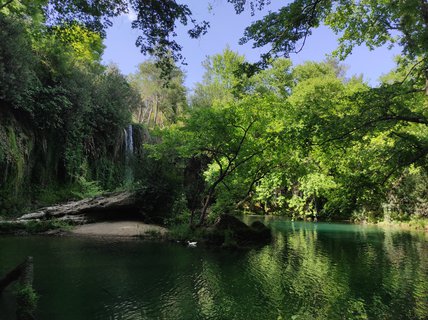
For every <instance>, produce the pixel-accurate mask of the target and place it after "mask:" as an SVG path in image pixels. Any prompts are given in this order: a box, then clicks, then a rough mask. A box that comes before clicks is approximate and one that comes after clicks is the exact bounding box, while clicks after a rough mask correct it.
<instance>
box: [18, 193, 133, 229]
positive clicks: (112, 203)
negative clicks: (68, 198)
mask: <svg viewBox="0 0 428 320" xmlns="http://www.w3.org/2000/svg"><path fill="white" fill-rule="evenodd" d="M140 202H141V199H140V197H139V196H138V194H137V193H136V192H121V193H114V194H109V195H106V196H100V197H95V198H90V199H83V200H79V201H72V202H68V203H64V204H59V205H55V206H50V207H45V208H42V209H40V210H38V211H36V212H32V213H28V214H25V215H23V216H21V217H20V218H18V221H25V220H35V219H39V220H48V219H53V218H54V219H61V220H68V221H74V222H76V221H79V220H95V221H96V220H112V219H113V220H114V219H126V218H130V216H133V217H134V218H136V217H138V216H140V215H141V203H140Z"/></svg>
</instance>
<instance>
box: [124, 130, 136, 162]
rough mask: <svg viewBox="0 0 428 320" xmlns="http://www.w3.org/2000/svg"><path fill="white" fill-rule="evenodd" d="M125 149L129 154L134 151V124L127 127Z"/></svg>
mask: <svg viewBox="0 0 428 320" xmlns="http://www.w3.org/2000/svg"><path fill="white" fill-rule="evenodd" d="M125 151H126V154H127V155H132V154H133V153H134V138H133V132H132V124H130V125H129V126H128V127H127V128H126V129H125Z"/></svg>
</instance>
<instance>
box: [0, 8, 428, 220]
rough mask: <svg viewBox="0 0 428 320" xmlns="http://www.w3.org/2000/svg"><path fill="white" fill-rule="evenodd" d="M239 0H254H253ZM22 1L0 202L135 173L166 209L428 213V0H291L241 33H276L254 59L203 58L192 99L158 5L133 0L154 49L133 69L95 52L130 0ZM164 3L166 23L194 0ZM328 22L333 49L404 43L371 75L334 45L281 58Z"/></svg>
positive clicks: (8, 39) (5, 89) (0, 102)
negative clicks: (299, 61) (322, 56)
mask: <svg viewBox="0 0 428 320" xmlns="http://www.w3.org/2000/svg"><path fill="white" fill-rule="evenodd" d="M229 2H232V3H234V5H235V8H236V10H237V12H241V11H242V9H243V8H244V7H243V4H244V3H245V1H229ZM366 2H367V3H366ZM16 3H20V5H16V4H13V5H11V4H10V3H9V4H8V3H6V4H3V5H1V6H0V30H1V31H0V43H2V46H1V47H0V183H1V184H0V210H1V211H0V214H3V215H10V214H13V213H17V212H22V211H23V210H26V209H29V208H31V207H35V206H40V205H45V204H48V203H52V202H58V201H64V200H67V199H71V198H79V197H87V196H91V195H95V194H98V193H101V192H103V191H112V190H117V189H128V188H138V189H139V190H143V191H144V192H143V193H142V194H143V195H144V196H145V197H147V207H146V208H144V209H145V210H146V214H147V215H148V216H153V215H161V217H162V221H163V222H164V223H179V222H186V223H188V222H189V221H190V223H191V224H193V225H202V224H205V223H207V221H209V220H210V219H212V218H214V217H215V216H216V215H218V214H220V213H224V212H230V213H233V212H243V211H246V212H255V213H263V214H283V215H289V216H292V217H294V218H304V219H315V218H317V219H349V218H353V219H356V220H367V219H369V220H380V219H383V218H385V219H394V220H397V219H398V220H409V219H411V218H427V217H428V200H427V199H428V187H427V186H428V172H427V169H428V166H427V163H428V162H427V155H428V128H427V125H428V113H427V108H428V98H427V95H426V90H427V89H426V81H427V74H426V70H427V66H428V62H427V57H426V53H427V52H428V50H427V49H428V48H426V45H427V44H428V41H427V40H426V39H427V30H428V28H427V21H428V13H427V12H428V9H427V8H428V5H426V3H425V2H424V1H422V2H421V3H423V5H424V6H425V7H424V6H422V7H420V6H421V5H420V1H409V2H408V3H407V4H406V5H404V4H403V5H395V7H393V8H392V7H391V6H393V5H392V2H391V4H389V2H388V1H387V2H385V3H384V4H382V6H380V7H379V6H375V5H373V3H372V2H370V1H360V2H359V4H358V5H357V4H353V2H352V1H340V2H337V1H306V0H297V1H294V2H292V3H291V4H290V5H287V6H285V7H284V8H282V9H281V10H280V11H279V12H278V13H271V14H269V15H268V16H266V18H265V19H263V20H262V21H259V22H256V23H255V24H254V25H252V26H250V27H249V28H248V29H247V31H246V34H245V37H244V38H243V41H250V40H254V41H255V45H256V46H264V45H268V44H271V45H272V49H271V50H270V51H269V52H268V53H267V54H265V55H263V57H262V60H261V62H260V63H257V64H250V63H248V62H247V61H246V60H245V57H243V56H240V55H238V54H236V53H234V52H233V51H231V50H230V49H225V50H224V51H223V52H222V53H220V54H217V55H214V56H211V57H208V58H207V60H206V61H205V63H204V67H205V75H204V78H203V80H202V82H201V83H199V84H197V86H196V88H195V90H194V94H193V95H192V96H191V97H190V99H189V102H186V90H185V88H184V86H183V78H184V76H183V73H182V72H181V70H180V69H179V68H178V67H176V66H175V65H174V60H175V59H177V58H179V53H177V52H179V49H180V48H179V45H178V44H176V43H175V42H174V41H172V42H171V41H170V42H167V41H164V40H165V39H169V38H168V35H169V33H171V32H173V25H172V26H171V25H170V23H171V21H169V22H168V21H167V20H168V19H169V18H168V17H166V16H165V14H163V15H162V16H160V20H161V21H165V23H166V24H165V25H162V23H161V24H159V25H157V26H158V27H159V28H163V33H162V32H160V31H159V30H157V31H156V30H153V29H150V27H149V26H150V21H146V20H144V17H143V16H145V17H146V19H148V18H147V16H148V15H144V12H145V11H144V10H146V11H149V12H158V13H159V12H169V11H165V10H164V9H165V8H158V7H156V6H155V5H154V4H152V2H148V3H151V5H152V6H154V7H150V8H149V7H144V6H143V4H142V3H143V2H140V1H131V2H130V3H131V4H132V5H133V6H134V7H133V8H134V9H135V10H137V9H138V10H137V12H138V13H139V15H138V19H143V21H140V20H137V21H136V22H135V23H134V27H140V29H142V31H143V34H145V35H146V37H143V38H139V39H137V43H138V44H139V45H140V46H142V49H143V51H144V52H147V53H151V54H153V55H154V58H153V59H152V60H149V61H147V62H144V63H142V64H141V65H140V66H139V69H138V71H137V72H136V73H135V74H133V75H130V76H129V77H128V78H125V77H124V76H123V75H121V74H120V72H119V71H118V70H117V68H115V67H114V66H109V67H105V66H102V65H101V62H100V58H101V55H102V51H103V44H102V36H103V31H104V27H103V23H102V21H104V20H103V19H107V20H105V21H108V18H109V17H112V16H115V15H118V14H120V13H122V12H126V10H127V7H126V3H127V2H122V1H113V2H111V3H112V6H111V7H109V6H102V7H100V8H98V9H99V10H98V11H96V13H94V12H92V11H91V10H92V9H94V10H95V9H96V8H92V9H91V8H86V9H88V10H86V9H85V10H86V11H85V10H83V9H82V10H83V11H82V10H81V11H79V8H78V6H77V7H76V6H73V1H49V4H50V6H47V7H46V6H43V5H46V3H48V2H47V1H40V2H33V5H31V2H29V3H26V2H25V1H21V2H18V1H17V2H16ZM34 3H35V4H34ZM100 3H101V4H103V3H104V2H103V1H101V2H100ZM106 3H107V2H106ZM165 3H168V5H169V7H168V8H169V9H171V10H172V11H171V12H174V14H173V15H170V16H169V17H170V18H171V19H172V22H174V21H175V19H181V20H182V21H184V22H186V21H187V20H186V19H191V18H190V15H191V12H190V10H188V8H187V7H184V6H179V5H177V4H176V3H175V1H166V2H165ZM66 4H67V5H66ZM61 5H62V7H61ZM104 5H105V4H104ZM263 5H264V1H261V0H260V1H255V2H252V8H256V7H257V6H263ZM143 7H144V8H143ZM390 7H391V8H392V9H394V10H392V9H391V8H390ZM46 8H51V9H52V10H53V11H54V13H49V12H47V11H46V10H47V9H46ZM60 8H63V10H62V11H61V10H60ZM421 8H422V9H423V10H422V11H421V12H419V11H420V9H421ZM89 9H91V10H89ZM389 9H391V10H389ZM55 10H57V11H55ZM103 10H104V11H103ZM139 10H140V11H139ZM141 10H142V11H141ZM153 10H154V11H153ZM156 10H157V11H156ZM174 10H175V11H174ZM424 10H425V11H424ZM412 12H413V13H415V14H413V13H412ZM297 13H298V14H297ZM416 13H417V14H416ZM58 16H62V17H63V19H62V20H60V21H56V20H55V19H52V17H58ZM71 17H72V18H71ZM91 17H92V18H91ZM290 17H294V18H293V19H291V18H290ZM164 19H165V20H164ZM367 19H374V21H375V23H374V24H372V25H373V26H374V27H373V29H370V30H366V22H365V21H366V20H367ZM189 21H191V22H194V21H193V20H189ZM284 22H287V23H284ZM321 22H323V23H325V24H327V25H329V26H330V27H331V28H332V29H333V30H335V31H336V32H343V36H342V38H341V40H340V46H339V49H338V51H337V55H338V57H339V58H340V57H344V56H346V55H347V54H349V53H350V52H351V50H352V48H353V46H355V45H357V44H361V43H366V44H368V45H369V46H370V47H375V46H379V45H384V44H388V43H391V42H398V43H399V44H400V45H401V46H402V48H403V55H402V56H401V57H398V58H397V66H396V68H395V69H394V70H392V71H391V72H390V73H389V74H388V75H386V76H384V77H383V78H382V80H381V83H380V85H379V86H376V87H371V86H370V85H369V84H367V83H366V82H364V81H363V80H362V79H361V78H360V77H355V76H351V77H349V76H348V75H347V74H346V68H345V67H344V66H342V65H341V64H340V63H339V62H338V60H336V58H330V59H328V60H326V61H324V62H321V63H315V62H307V63H305V64H303V65H299V66H293V65H292V64H291V62H290V60H288V59H287V58H284V57H279V56H280V55H285V56H287V55H288V54H289V53H290V52H291V51H298V50H299V49H298V48H300V46H301V45H303V44H304V41H306V38H307V37H308V36H309V35H310V30H311V29H312V28H314V27H317V26H318V25H319V24H320V23H321ZM363 22H364V23H363ZM186 23H187V22H186ZM204 26H205V27H206V24H203V25H196V26H195V29H194V30H193V32H191V36H197V35H198V34H200V33H203V32H204V30H205V28H204ZM153 28H154V27H153ZM392 30H395V32H397V35H395V36H393V35H391V32H392ZM155 36H158V38H156V39H155V38H154V37H155ZM159 37H160V38H159ZM308 41H309V40H308ZM6 43H7V44H8V45H3V44H6ZM170 50H172V51H170ZM171 52H172V54H171ZM165 73H168V76H165ZM187 104H189V106H188V105H187ZM131 123H133V125H132V126H131V127H130V126H129V125H130V124H131ZM143 144H144V145H143ZM152 218H153V217H152Z"/></svg>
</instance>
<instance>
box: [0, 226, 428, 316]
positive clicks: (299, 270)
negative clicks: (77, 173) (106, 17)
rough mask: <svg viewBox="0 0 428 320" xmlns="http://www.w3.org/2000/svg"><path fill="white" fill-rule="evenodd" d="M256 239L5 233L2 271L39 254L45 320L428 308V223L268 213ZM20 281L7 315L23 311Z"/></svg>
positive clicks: (1, 306)
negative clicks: (399, 226) (413, 225)
mask: <svg viewBox="0 0 428 320" xmlns="http://www.w3.org/2000/svg"><path fill="white" fill-rule="evenodd" d="M265 222H266V223H268V224H270V225H271V226H272V228H273V233H274V240H273V242H272V244H270V245H267V246H264V247H262V248H257V249H252V250H247V251H228V250H220V249H208V248H200V247H197V248H187V247H185V246H181V245H179V244H174V243H152V242H143V241H123V240H121V241H106V240H100V239H98V240H96V239H81V238H80V239H79V238H72V237H0V275H3V274H4V273H5V272H6V271H7V270H9V269H10V268H13V267H14V266H15V265H16V264H18V263H19V262H21V261H22V260H23V259H24V258H25V256H27V255H32V256H33V257H34V263H35V266H34V272H35V279H34V287H35V289H36V290H37V292H38V293H39V295H40V299H39V309H38V314H37V318H38V319H39V320H40V319H41V320H55V319H61V320H64V319H65V320H67V319H70V320H71V319H73V320H79V319H82V320H92V319H275V320H277V319H294V320H296V319H428V241H427V240H426V235H424V234H420V233H411V232H405V231H397V230H388V229H380V228H376V227H365V226H356V225H346V224H326V223H303V222H300V223H298V222H294V223H293V222H290V221H283V220H279V219H272V220H266V221H265ZM12 290H13V288H11V289H8V290H7V291H6V292H5V294H3V296H2V297H0V319H2V320H9V319H14V315H13V313H14V312H13V307H14V303H13V296H12Z"/></svg>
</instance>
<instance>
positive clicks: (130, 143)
mask: <svg viewBox="0 0 428 320" xmlns="http://www.w3.org/2000/svg"><path fill="white" fill-rule="evenodd" d="M124 140H125V141H124V142H125V184H131V183H132V182H133V181H134V170H133V167H132V165H133V164H132V156H133V154H134V137H133V129H132V124H130V125H128V126H127V127H126V128H125V130H124Z"/></svg>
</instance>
